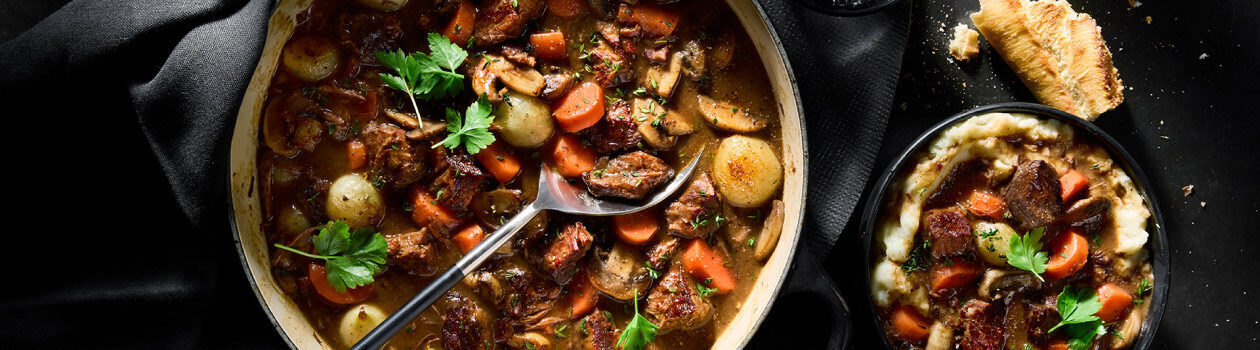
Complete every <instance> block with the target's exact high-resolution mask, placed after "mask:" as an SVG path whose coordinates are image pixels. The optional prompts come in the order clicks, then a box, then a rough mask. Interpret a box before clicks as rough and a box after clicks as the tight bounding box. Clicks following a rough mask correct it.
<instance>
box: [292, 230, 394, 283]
mask: <svg viewBox="0 0 1260 350" xmlns="http://www.w3.org/2000/svg"><path fill="white" fill-rule="evenodd" d="M311 242H312V243H314V244H315V252H316V253H318V254H311V253H307V252H304V251H301V250H297V249H295V248H292V247H289V246H286V245H283V244H279V243H276V244H275V246H276V247H277V248H280V249H284V250H288V251H290V252H293V253H295V254H298V255H302V256H305V257H309V258H312V259H320V260H324V269H325V270H326V271H327V277H328V284H329V285H331V286H332V287H333V289H336V290H337V291H338V292H345V291H346V289H347V288H357V287H361V286H365V285H367V284H370V283H372V281H373V279H374V278H375V276H376V274H378V273H380V272H381V269H382V268H383V267H384V266H385V254H386V249H387V248H386V246H387V244H386V243H385V237H384V236H381V234H380V233H377V232H373V231H372V228H370V227H363V228H359V229H358V230H354V231H353V232H351V231H350V225H349V224H346V223H345V222H344V221H332V222H329V223H328V224H327V225H324V227H322V228H320V229H319V234H317V235H315V237H311Z"/></svg>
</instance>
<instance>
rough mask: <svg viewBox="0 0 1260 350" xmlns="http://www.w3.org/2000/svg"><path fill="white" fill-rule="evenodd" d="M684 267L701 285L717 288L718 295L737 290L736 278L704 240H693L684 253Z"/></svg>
mask: <svg viewBox="0 0 1260 350" xmlns="http://www.w3.org/2000/svg"><path fill="white" fill-rule="evenodd" d="M682 260H683V267H684V268H686V270H687V272H688V273H690V274H691V275H692V276H694V277H695V278H696V280H699V281H700V283H701V284H704V285H705V286H708V287H710V288H716V289H717V293H718V294H726V293H727V292H730V291H731V290H733V289H735V276H734V275H733V274H731V270H730V269H727V268H726V265H723V262H724V261H725V260H724V259H722V257H721V256H720V255H719V254H718V252H716V251H714V250H713V248H710V247H709V244H707V243H704V240H703V239H693V240H691V243H689V244H688V245H687V248H686V249H684V250H683V253H682Z"/></svg>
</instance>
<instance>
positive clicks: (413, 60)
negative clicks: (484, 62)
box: [376, 33, 468, 117]
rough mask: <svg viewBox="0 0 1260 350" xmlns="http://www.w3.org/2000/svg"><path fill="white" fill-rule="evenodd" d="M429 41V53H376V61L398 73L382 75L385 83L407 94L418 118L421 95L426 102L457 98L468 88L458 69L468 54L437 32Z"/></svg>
mask: <svg viewBox="0 0 1260 350" xmlns="http://www.w3.org/2000/svg"><path fill="white" fill-rule="evenodd" d="M428 40H429V54H425V53H423V52H412V53H411V54H410V55H409V54H406V53H404V52H403V51H402V49H396V50H394V51H377V52H376V59H378V60H380V61H381V63H383V64H385V66H386V67H389V68H390V69H393V70H394V72H395V73H397V74H396V75H395V74H385V73H378V75H380V77H381V81H383V82H385V85H388V86H389V87H391V88H394V89H396V90H398V91H402V92H404V93H406V94H407V98H408V99H411V108H413V109H415V112H416V116H417V117H419V116H420V106H419V105H418V104H416V96H417V95H418V96H420V98H422V99H426V100H429V99H435V98H440V97H447V96H455V94H458V93H459V92H460V90H461V89H463V87H464V75H463V74H460V73H458V72H456V71H455V70H456V69H457V68H459V66H460V64H462V63H463V62H464V59H465V58H468V52H467V51H464V49H461V48H460V47H459V45H455V44H452V43H451V41H450V40H449V39H447V38H446V37H444V36H442V35H440V34H437V33H429V36H428Z"/></svg>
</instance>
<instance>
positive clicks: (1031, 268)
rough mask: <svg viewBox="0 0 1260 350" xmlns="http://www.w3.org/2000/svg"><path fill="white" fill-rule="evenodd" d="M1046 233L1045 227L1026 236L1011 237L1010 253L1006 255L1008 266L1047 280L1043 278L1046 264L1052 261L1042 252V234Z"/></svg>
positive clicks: (1048, 255)
mask: <svg viewBox="0 0 1260 350" xmlns="http://www.w3.org/2000/svg"><path fill="white" fill-rule="evenodd" d="M1045 231H1046V228H1045V227H1038V228H1034V229H1033V230H1032V231H1030V232H1028V234H1025V235H1019V234H1015V235H1013V236H1011V243H1010V246H1009V247H1010V252H1009V253H1007V254H1006V262H1007V263H1008V264H1011V266H1014V267H1015V268H1018V269H1021V270H1024V271H1028V272H1032V273H1033V276H1037V279H1039V280H1042V281H1045V279H1043V278H1041V274H1042V273H1044V272H1046V263H1047V262H1049V261H1050V254H1049V253H1046V252H1043V251H1041V234H1042V233H1044V232H1045Z"/></svg>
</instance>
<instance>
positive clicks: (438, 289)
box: [351, 147, 704, 350]
mask: <svg viewBox="0 0 1260 350" xmlns="http://www.w3.org/2000/svg"><path fill="white" fill-rule="evenodd" d="M695 154H696V156H695V157H693V158H692V159H691V162H690V163H687V166H686V167H685V168H683V170H682V171H681V172H679V173H678V174H677V175H675V176H674V178H673V179H672V180H670V182H669V184H668V185H666V186H665V189H663V190H661V191H658V192H656V193H655V194H654V195H652V196H651V197H649V198H648V200H647V201H645V202H643V203H642V204H638V205H630V204H625V203H618V202H609V201H604V200H601V199H598V198H595V197H592V196H591V195H590V194H589V193H587V192H586V190H584V189H581V188H577V187H574V186H573V185H570V184H569V182H568V181H565V180H564V178H563V177H561V176H560V175H559V174H556V173H555V172H554V171H552V170H551V168H549V167H547V165H546V164H543V165H542V171H540V172H539V175H538V198H536V199H534V202H533V203H530V204H529V205H527V206H525V207H524V208H522V209H521V211H520V212H519V213H516V215H515V216H512V219H511V220H508V221H507V223H504V224H503V226H500V227H499V229H498V230H494V233H491V234H490V236H489V237H486V239H485V240H483V241H481V243H479V244H477V246H476V247H474V248H473V249H472V251H469V252H468V254H465V255H464V257H462V258H460V259H459V261H457V262H455V265H454V266H451V267H450V268H448V269H446V271H445V272H442V274H441V275H439V276H438V277H437V279H435V280H433V282H432V283H429V285H428V286H425V287H424V289H423V290H421V291H420V293H418V294H416V296H414V297H411V300H408V301H407V303H406V304H403V306H402V307H401V308H399V309H398V310H397V311H394V313H393V314H392V315H389V317H388V318H386V319H385V321H384V322H381V324H380V325H377V326H376V328H374V329H372V331H371V332H369V333H368V334H367V335H366V336H364V337H363V339H360V340H359V342H358V343H355V344H354V346H353V347H351V349H356V350H365V349H380V348H381V347H383V346H385V342H388V341H389V340H390V339H391V338H393V337H394V334H396V333H398V331H400V330H402V329H403V327H405V326H406V325H407V323H409V322H411V320H414V319H415V318H416V317H417V316H420V313H421V312H424V310H425V309H428V308H429V306H430V305H433V302H434V301H437V299H438V298H439V297H441V296H442V295H443V294H446V292H447V291H449V290H451V288H453V287H455V284H457V283H459V281H460V280H463V279H464V276H467V275H468V274H469V273H471V272H472V271H473V270H475V269H476V268H477V267H478V266H481V263H483V262H485V261H486V259H488V258H490V255H492V254H493V253H494V251H496V250H498V249H499V247H500V246H502V245H503V243H507V241H508V239H509V238H512V236H514V235H516V231H520V229H521V227H524V226H525V224H526V223H528V222H529V221H530V220H531V219H533V218H534V215H538V213H539V212H541V211H543V210H555V211H558V212H562V213H569V214H577V215H587V216H610V215H621V214H630V213H633V212H637V211H640V210H643V209H646V208H648V207H651V206H654V205H657V204H659V203H661V201H664V200H665V199H666V198H669V197H670V196H671V195H673V194H674V192H678V189H679V188H682V186H683V184H684V183H686V182H687V180H688V179H690V178H691V173H692V172H694V171H695V170H696V164H699V163H700V156H699V155H701V154H704V147H701V148H700V151H698V152H696V153H695Z"/></svg>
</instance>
